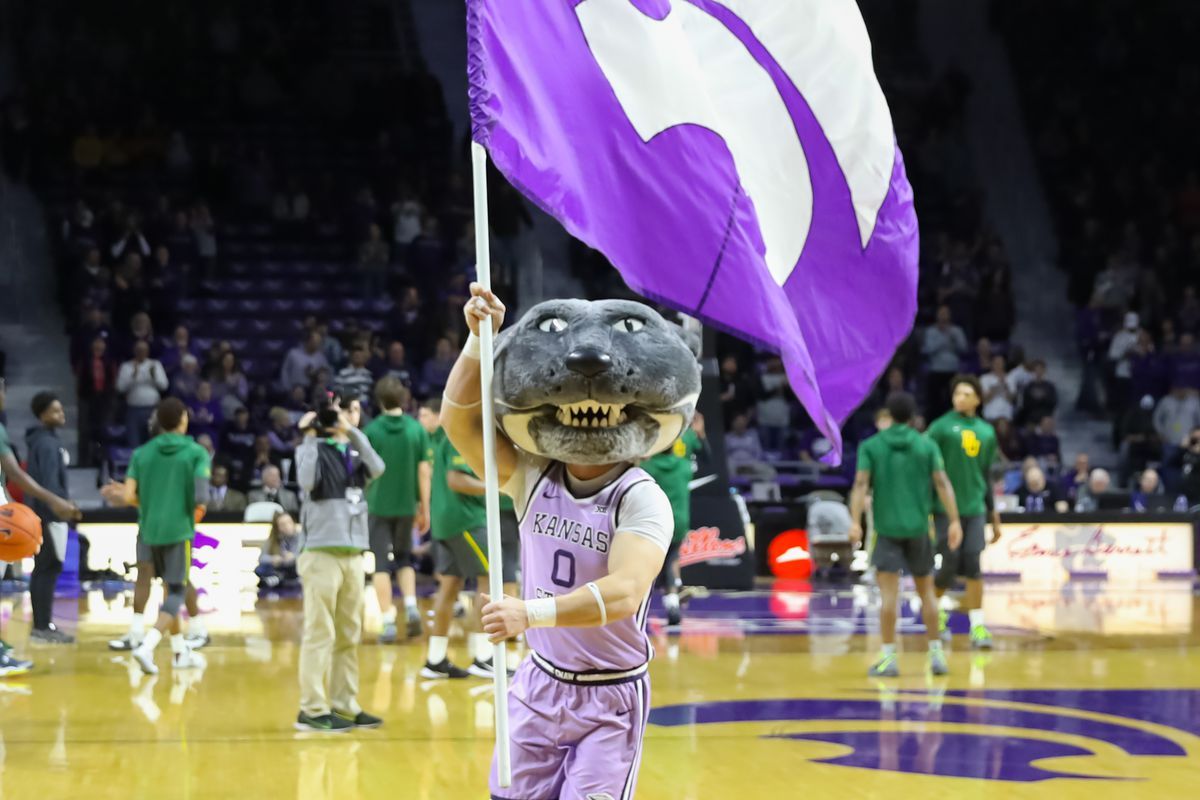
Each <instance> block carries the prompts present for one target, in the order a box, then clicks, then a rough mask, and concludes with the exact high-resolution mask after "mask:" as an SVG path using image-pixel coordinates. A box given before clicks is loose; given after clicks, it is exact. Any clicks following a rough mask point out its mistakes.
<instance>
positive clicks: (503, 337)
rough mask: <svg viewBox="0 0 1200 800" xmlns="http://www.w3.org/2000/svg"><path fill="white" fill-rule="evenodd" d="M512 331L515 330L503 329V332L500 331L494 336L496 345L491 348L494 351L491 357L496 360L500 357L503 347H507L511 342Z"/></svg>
mask: <svg viewBox="0 0 1200 800" xmlns="http://www.w3.org/2000/svg"><path fill="white" fill-rule="evenodd" d="M514 330H515V328H505V329H504V330H502V331H500V333H499V334H497V335H496V343H495V346H494V348H493V349H494V352H493V355H494V356H495V357H496V358H499V357H500V354H501V353H502V352H504V346H505V345H507V344H508V343H509V342H510V341H511V340H512V332H513V331H514Z"/></svg>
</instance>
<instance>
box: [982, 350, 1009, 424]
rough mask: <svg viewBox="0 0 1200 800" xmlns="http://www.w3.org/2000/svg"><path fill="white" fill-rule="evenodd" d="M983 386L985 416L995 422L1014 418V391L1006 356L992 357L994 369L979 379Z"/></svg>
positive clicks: (989, 420)
mask: <svg viewBox="0 0 1200 800" xmlns="http://www.w3.org/2000/svg"><path fill="white" fill-rule="evenodd" d="M979 383H980V385H981V386H983V418H984V419H986V420H987V421H988V422H991V423H993V424H995V423H996V421H997V420H1002V419H1007V420H1011V419H1013V393H1012V389H1011V388H1010V387H1009V385H1008V374H1007V373H1006V372H1005V371H1004V356H995V357H993V358H992V371H991V372H989V373H988V374H986V375H984V376H983V377H982V378H980V379H979Z"/></svg>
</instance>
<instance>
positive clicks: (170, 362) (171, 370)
mask: <svg viewBox="0 0 1200 800" xmlns="http://www.w3.org/2000/svg"><path fill="white" fill-rule="evenodd" d="M196 355H197V352H196V348H195V347H194V346H193V345H192V334H191V332H190V331H189V330H188V329H187V326H186V325H176V326H175V334H174V336H172V337H171V344H170V345H169V346H168V347H167V348H166V349H165V350H163V354H162V359H161V361H162V365H163V369H165V370H166V371H167V374H168V375H174V374H175V372H176V371H177V370H178V369H179V368H180V367H181V366H182V365H183V359H184V357H185V356H192V357H193V359H195V357H196Z"/></svg>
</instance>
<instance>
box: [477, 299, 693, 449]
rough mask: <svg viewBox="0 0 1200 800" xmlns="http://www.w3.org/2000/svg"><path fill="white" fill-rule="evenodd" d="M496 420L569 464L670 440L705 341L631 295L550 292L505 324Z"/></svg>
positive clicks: (688, 412) (685, 415)
mask: <svg viewBox="0 0 1200 800" xmlns="http://www.w3.org/2000/svg"><path fill="white" fill-rule="evenodd" d="M493 387H494V388H493V393H494V395H495V401H496V420H497V422H498V424H499V425H500V428H501V430H503V431H504V433H505V435H506V436H508V438H509V439H510V440H511V441H512V442H513V444H515V445H516V446H517V447H519V448H521V449H522V450H524V451H526V452H529V453H533V454H536V455H541V456H545V457H547V458H551V459H554V460H556V461H564V462H567V463H570V464H609V463H615V462H618V461H632V460H634V459H638V458H644V457H647V456H651V455H654V454H655V453H658V452H661V451H662V450H665V449H666V448H667V447H669V446H670V445H671V443H672V442H674V441H675V439H676V438H678V437H679V435H680V434H681V433H683V431H684V430H685V429H686V428H687V426H688V425H689V424H690V423H691V419H692V414H693V413H694V412H695V410H696V399H697V398H698V397H699V396H700V341H699V337H696V336H694V335H692V334H688V333H685V332H684V330H683V329H682V328H680V327H679V326H678V325H675V324H673V323H670V322H667V321H666V320H665V319H663V318H662V316H661V315H659V313H658V312H657V311H655V310H654V309H652V308H650V307H649V306H647V305H644V304H642V303H635V302H632V301H629V300H597V301H592V302H589V301H587V300H548V301H546V302H544V303H539V304H538V305H536V306H534V307H533V308H531V309H530V310H529V312H528V313H526V314H525V316H524V317H522V318H521V320H520V321H519V322H517V324H516V325H514V326H512V327H511V328H509V329H507V330H505V331H504V332H502V333H501V334H500V338H499V340H498V343H497V346H496V372H495V380H494V382H493Z"/></svg>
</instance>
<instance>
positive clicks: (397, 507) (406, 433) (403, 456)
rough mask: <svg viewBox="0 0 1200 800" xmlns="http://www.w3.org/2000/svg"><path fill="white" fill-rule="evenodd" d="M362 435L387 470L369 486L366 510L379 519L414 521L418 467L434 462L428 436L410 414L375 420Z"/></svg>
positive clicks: (387, 416) (431, 443)
mask: <svg viewBox="0 0 1200 800" xmlns="http://www.w3.org/2000/svg"><path fill="white" fill-rule="evenodd" d="M363 433H365V434H366V436H367V441H369V442H370V443H371V447H373V448H374V449H375V452H376V453H378V454H379V457H380V458H382V459H383V463H384V465H385V466H386V469H385V470H384V471H383V474H382V475H380V476H379V477H378V478H376V479H375V480H373V481H371V483H370V485H368V486H367V510H368V511H370V512H371V513H372V514H374V515H375V516H377V517H411V516H412V515H413V514H414V513H415V512H416V510H417V501H418V500H419V499H420V489H419V486H418V483H417V468H418V465H419V464H420V463H421V462H422V461H425V462H430V461H433V442H432V441H431V440H430V438H429V434H428V433H426V432H425V429H424V428H422V427H421V423H419V422H417V421H416V420H415V419H413V418H412V417H410V416H408V415H407V414H404V415H401V416H389V415H387V414H384V415H382V416H379V417H376V418H375V420H374V421H372V422H371V424H370V425H368V426H367V428H366V430H364V431H363Z"/></svg>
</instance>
